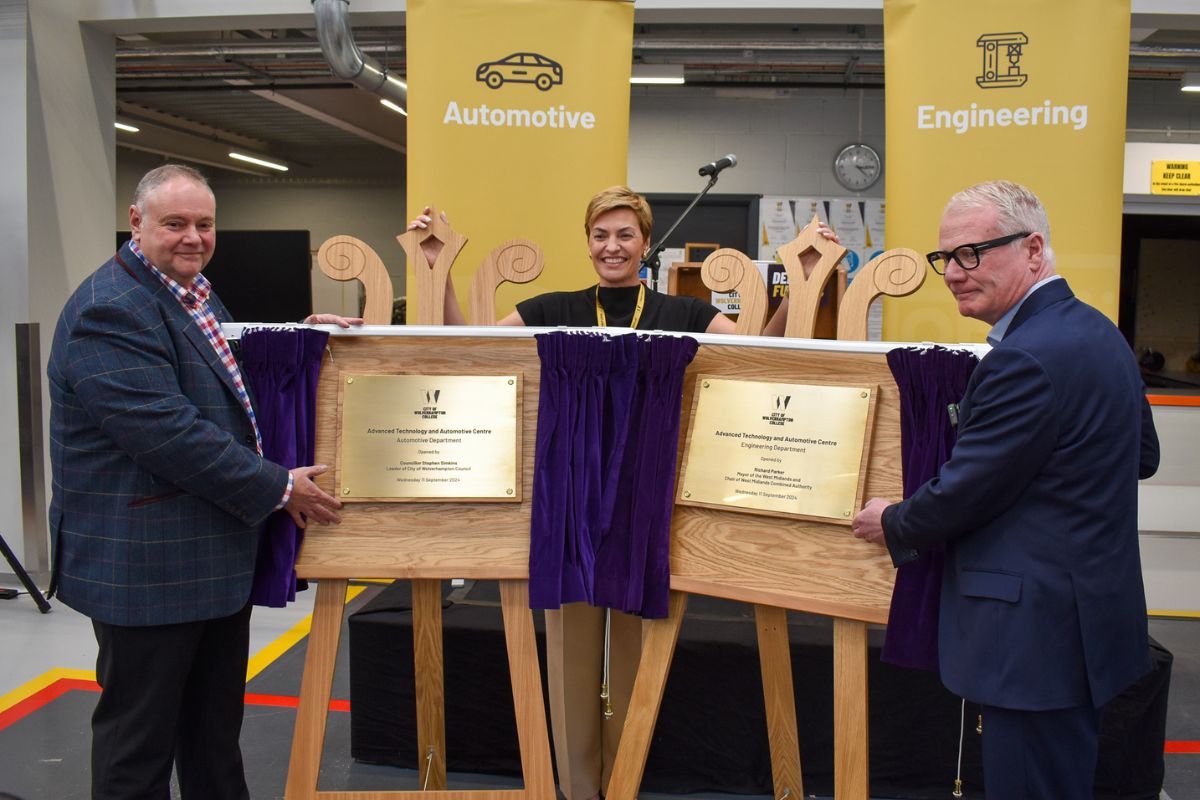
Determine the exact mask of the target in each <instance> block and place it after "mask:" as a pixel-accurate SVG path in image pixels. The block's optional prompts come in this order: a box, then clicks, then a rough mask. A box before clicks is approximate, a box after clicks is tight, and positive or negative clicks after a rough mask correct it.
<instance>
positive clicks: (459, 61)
mask: <svg viewBox="0 0 1200 800" xmlns="http://www.w3.org/2000/svg"><path fill="white" fill-rule="evenodd" d="M407 28H408V33H407V45H408V75H407V80H408V101H409V107H408V113H409V116H408V192H407V199H406V201H407V204H408V214H407V216H406V219H412V218H413V217H414V216H415V215H417V214H418V213H420V211H421V209H422V208H423V207H424V206H426V205H430V204H432V205H435V206H437V207H438V208H440V209H442V210H444V211H445V212H446V215H447V217H449V219H450V223H451V225H453V226H454V228H455V230H457V231H458V232H460V233H462V234H463V235H465V236H467V237H468V238H469V240H470V241H469V242H468V243H467V246H466V247H465V248H464V249H463V251H462V253H461V254H460V255H459V257H458V260H457V261H456V262H455V265H454V270H453V272H452V273H451V275H452V277H453V279H454V285H455V289H456V291H457V293H458V298H459V301H460V303H461V304H462V305H463V307H464V309H465V308H466V305H467V300H468V293H469V292H468V290H469V287H470V283H471V278H472V277H473V276H474V274H475V270H476V269H478V267H479V265H480V264H481V263H482V262H483V260H484V259H485V258H486V257H487V255H488V253H490V252H491V251H492V249H493V248H495V247H496V246H497V245H500V244H502V243H503V242H505V241H506V240H508V239H513V238H524V239H531V240H533V241H534V242H536V243H537V244H538V245H539V246H541V248H542V250H543V252H544V254H545V258H546V262H545V264H546V265H545V268H544V270H543V271H542V275H541V277H539V278H538V279H537V280H535V281H533V282H532V283H527V284H520V285H514V284H505V285H504V286H503V287H502V288H501V289H500V291H499V292H497V295H496V312H497V318H501V317H504V316H507V315H508V314H509V313H510V312H511V311H512V310H513V306H514V305H515V304H516V302H517V301H518V300H523V299H525V298H527V297H531V296H533V295H535V294H541V293H542V292H547V291H560V290H571V289H581V288H583V287H585V286H589V285H591V284H593V283H595V282H596V274H595V271H594V270H593V269H592V266H591V261H590V260H589V257H588V247H587V235H586V233H585V231H584V212H585V211H586V208H587V203H588V200H589V199H590V198H591V196H592V195H594V194H595V193H596V192H598V191H600V190H601V189H605V188H607V187H609V186H612V185H614V184H619V183H624V182H625V180H626V177H625V175H626V163H627V151H628V137H629V74H630V64H631V61H632V47H633V2H632V0H409V2H408V16H407ZM408 269H409V272H408V279H409V284H408V285H409V286H410V287H411V286H413V285H414V284H413V283H412V271H411V270H412V265H411V264H409V266H408ZM415 300H416V298H415V296H414V295H413V293H412V292H409V299H408V302H409V312H408V314H409V319H414V318H415V316H416V314H415V310H414V308H413V302H414V301H415Z"/></svg>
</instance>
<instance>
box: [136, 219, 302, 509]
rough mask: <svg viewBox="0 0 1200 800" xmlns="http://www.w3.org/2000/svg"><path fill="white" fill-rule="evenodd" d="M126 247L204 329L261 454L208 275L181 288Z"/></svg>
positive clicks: (286, 497)
mask: <svg viewBox="0 0 1200 800" xmlns="http://www.w3.org/2000/svg"><path fill="white" fill-rule="evenodd" d="M129 249H130V250H132V251H133V254H134V255H135V256H137V257H138V259H139V260H140V261H141V262H142V263H143V264H145V265H146V266H147V267H149V269H150V271H151V272H153V273H154V275H155V277H157V278H158V279H159V280H160V281H162V284H163V286H166V287H167V288H168V289H169V290H170V291H171V294H173V295H175V299H176V300H178V301H179V304H180V305H181V306H183V309H184V310H185V311H187V312H188V314H190V315H191V317H192V319H193V320H195V322H196V326H197V327H198V328H200V330H201V331H203V332H204V337H205V338H206V339H208V342H209V344H211V345H212V346H213V350H214V351H216V354H217V357H218V358H219V359H221V363H222V364H223V365H224V366H225V369H226V370H227V371H228V372H229V377H230V378H232V379H233V385H234V388H236V389H237V396H238V400H240V401H241V403H242V408H244V409H246V416H248V417H249V418H250V427H251V428H253V429H254V442H255V446H256V448H257V450H258V454H259V455H260V456H261V455H262V454H263V448H262V434H261V433H260V432H259V430H258V418H257V417H255V416H254V406H252V405H251V404H250V394H249V392H247V391H246V384H245V383H243V382H242V371H241V370H240V369H238V365H237V360H236V359H234V357H233V351H232V350H230V349H229V342H227V341H225V334H224V333H223V332H222V331H221V323H219V322H217V318H216V317H215V316H213V313H212V310H211V309H210V308H209V307H208V296H209V295H210V294H212V284H211V283H209V281H208V278H205V277H204V276H203V275H197V276H196V279H195V280H193V281H192V288H191V290H188V289H185V288H183V287H182V286H180V285H179V283H178V282H177V281H175V280H174V279H172V278H170V277H168V276H167V275H166V274H165V273H163V272H162V271H161V270H160V269H159V268H158V267H156V266H154V265H153V264H151V263H150V260H149V259H147V258H146V254H145V253H143V252H142V249H141V248H140V247H138V244H137V242H135V241H133V240H130V242H129ZM293 482H294V479H293V478H292V475H291V473H289V474H288V483H287V488H286V489H285V490H284V492H283V499H282V500H280V502H279V505H277V506H276V508H277V509H279V508H283V507H284V506H285V505H287V502H288V500H289V499H290V498H291V496H292V486H293Z"/></svg>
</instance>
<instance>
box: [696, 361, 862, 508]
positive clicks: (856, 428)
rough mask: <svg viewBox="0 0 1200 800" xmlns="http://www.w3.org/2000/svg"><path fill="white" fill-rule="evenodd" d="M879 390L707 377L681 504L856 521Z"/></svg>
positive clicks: (700, 385)
mask: <svg viewBox="0 0 1200 800" xmlns="http://www.w3.org/2000/svg"><path fill="white" fill-rule="evenodd" d="M874 389H875V387H871V386H846V385H821V384H797V383H763V382H760V381H739V380H727V379H720V378H709V377H704V376H701V377H699V378H697V386H696V392H695V411H694V413H693V414H692V421H691V426H690V428H689V430H688V440H687V449H686V450H685V452H684V468H683V474H682V475H681V477H680V481H679V497H678V498H677V499H678V502H680V503H683V504H686V505H702V506H713V507H717V508H726V509H730V510H735V511H747V512H758V513H766V514H772V515H786V516H796V517H803V518H812V519H819V520H835V521H839V522H845V523H849V522H850V520H851V519H852V517H853V516H854V510H855V509H856V508H858V500H859V497H858V495H859V493H860V492H861V491H862V488H861V487H862V484H863V480H862V477H863V465H864V464H865V463H866V455H867V454H866V452H865V448H864V443H865V442H867V441H869V439H868V435H869V432H870V426H871V412H872V410H873V408H874V405H873V403H874V395H875V391H874Z"/></svg>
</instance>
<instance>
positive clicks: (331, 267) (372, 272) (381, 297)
mask: <svg viewBox="0 0 1200 800" xmlns="http://www.w3.org/2000/svg"><path fill="white" fill-rule="evenodd" d="M317 264H319V265H320V267H321V272H324V273H325V274H326V275H328V276H329V277H330V278H333V279H334V280H335V281H352V280H358V281H360V282H361V283H362V285H363V293H364V296H365V297H366V306H365V307H364V308H363V320H364V321H365V322H366V323H367V324H368V325H391V324H392V277H391V276H390V275H388V271H387V267H385V266H384V265H383V259H381V258H380V257H379V254H378V253H376V252H375V251H374V250H373V249H372V248H371V246H370V245H369V244H367V243H366V242H364V241H362V240H361V239H355V238H354V237H353V236H333V237H331V238H329V239H326V240H325V243H324V244H322V245H321V249H319V250H318V251H317Z"/></svg>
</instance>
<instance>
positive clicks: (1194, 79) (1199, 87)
mask: <svg viewBox="0 0 1200 800" xmlns="http://www.w3.org/2000/svg"><path fill="white" fill-rule="evenodd" d="M1179 88H1180V90H1181V91H1184V92H1200V72H1185V73H1183V80H1182V81H1181V82H1180V84H1179Z"/></svg>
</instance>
